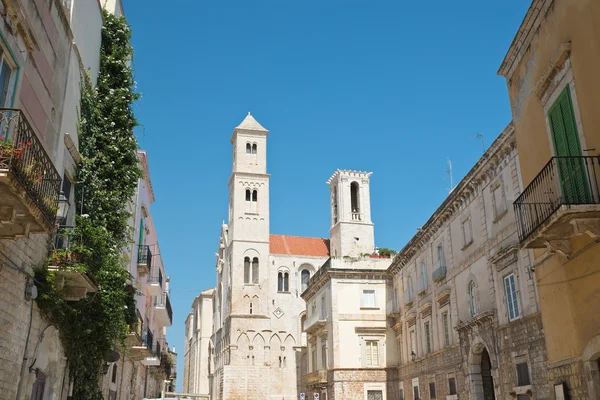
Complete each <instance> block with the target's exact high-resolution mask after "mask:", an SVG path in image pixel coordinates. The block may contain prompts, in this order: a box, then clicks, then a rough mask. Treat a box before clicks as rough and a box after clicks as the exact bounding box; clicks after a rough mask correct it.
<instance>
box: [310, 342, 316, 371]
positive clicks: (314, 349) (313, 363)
mask: <svg viewBox="0 0 600 400" xmlns="http://www.w3.org/2000/svg"><path fill="white" fill-rule="evenodd" d="M311 364H312V371H311V372H315V371H316V370H317V349H316V348H315V347H313V350H312V360H311Z"/></svg>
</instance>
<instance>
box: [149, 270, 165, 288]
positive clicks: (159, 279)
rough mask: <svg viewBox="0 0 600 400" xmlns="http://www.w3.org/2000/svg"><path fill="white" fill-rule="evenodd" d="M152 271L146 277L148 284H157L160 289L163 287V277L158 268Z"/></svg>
mask: <svg viewBox="0 0 600 400" xmlns="http://www.w3.org/2000/svg"><path fill="white" fill-rule="evenodd" d="M153 269H154V270H153V271H152V272H151V273H150V274H149V275H148V283H158V285H159V286H160V288H161V289H162V287H163V275H162V271H161V270H160V268H159V267H158V266H156V267H155V268H153Z"/></svg>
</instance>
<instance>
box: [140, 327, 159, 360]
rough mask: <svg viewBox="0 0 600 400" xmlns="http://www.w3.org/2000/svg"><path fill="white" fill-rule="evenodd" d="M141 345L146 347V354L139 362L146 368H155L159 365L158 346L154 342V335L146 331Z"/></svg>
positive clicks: (148, 330)
mask: <svg viewBox="0 0 600 400" xmlns="http://www.w3.org/2000/svg"><path fill="white" fill-rule="evenodd" d="M143 345H144V346H145V347H146V350H147V353H146V354H145V356H144V357H143V358H142V359H141V360H140V362H141V363H142V364H143V365H145V366H147V367H155V366H157V365H160V353H158V351H160V345H159V343H158V342H155V341H154V335H153V334H152V331H151V330H150V329H148V328H147V329H146V336H145V338H144V343H143Z"/></svg>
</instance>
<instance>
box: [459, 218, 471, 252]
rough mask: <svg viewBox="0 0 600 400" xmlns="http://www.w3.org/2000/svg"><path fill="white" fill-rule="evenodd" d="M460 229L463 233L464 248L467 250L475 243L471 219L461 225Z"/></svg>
mask: <svg viewBox="0 0 600 400" xmlns="http://www.w3.org/2000/svg"><path fill="white" fill-rule="evenodd" d="M460 229H461V231H462V237H463V248H465V247H467V246H468V245H470V244H471V243H473V230H472V227H471V217H470V216H469V217H468V218H467V219H465V220H464V221H463V222H462V223H461V225H460Z"/></svg>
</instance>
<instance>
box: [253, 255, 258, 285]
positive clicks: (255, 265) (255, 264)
mask: <svg viewBox="0 0 600 400" xmlns="http://www.w3.org/2000/svg"><path fill="white" fill-rule="evenodd" d="M252 283H258V257H254V258H253V259H252Z"/></svg>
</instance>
